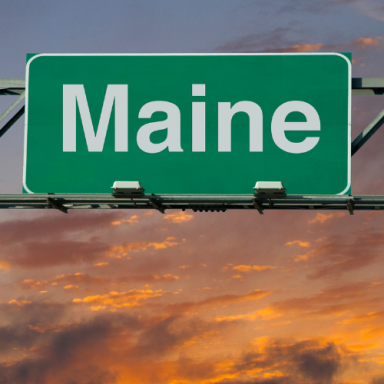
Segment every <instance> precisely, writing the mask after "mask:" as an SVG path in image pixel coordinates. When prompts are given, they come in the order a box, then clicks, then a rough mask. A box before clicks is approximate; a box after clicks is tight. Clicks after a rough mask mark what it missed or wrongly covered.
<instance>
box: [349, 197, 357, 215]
mask: <svg viewBox="0 0 384 384" xmlns="http://www.w3.org/2000/svg"><path fill="white" fill-rule="evenodd" d="M347 209H348V211H349V214H350V215H353V210H354V209H355V202H354V201H353V197H349V198H348V200H347Z"/></svg>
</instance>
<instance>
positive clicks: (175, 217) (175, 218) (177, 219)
mask: <svg viewBox="0 0 384 384" xmlns="http://www.w3.org/2000/svg"><path fill="white" fill-rule="evenodd" d="M164 219H165V220H171V221H172V223H183V222H185V221H189V220H192V219H193V215H188V214H186V213H185V212H183V211H180V212H178V213H170V214H169V215H166V216H164Z"/></svg>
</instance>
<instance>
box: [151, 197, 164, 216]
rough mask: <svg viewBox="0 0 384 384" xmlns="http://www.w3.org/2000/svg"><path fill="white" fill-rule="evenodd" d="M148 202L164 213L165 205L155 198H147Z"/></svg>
mask: <svg viewBox="0 0 384 384" xmlns="http://www.w3.org/2000/svg"><path fill="white" fill-rule="evenodd" d="M149 203H150V204H151V205H152V207H153V208H156V209H157V210H158V211H159V212H161V213H164V210H165V207H163V205H162V204H161V203H159V202H158V201H157V200H156V199H153V198H152V199H149Z"/></svg>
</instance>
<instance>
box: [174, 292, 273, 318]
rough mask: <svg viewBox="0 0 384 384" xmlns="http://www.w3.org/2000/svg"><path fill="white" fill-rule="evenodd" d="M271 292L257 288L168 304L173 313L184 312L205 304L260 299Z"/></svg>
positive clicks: (212, 305) (213, 305) (233, 302)
mask: <svg viewBox="0 0 384 384" xmlns="http://www.w3.org/2000/svg"><path fill="white" fill-rule="evenodd" d="M271 293H272V292H271V291H265V290H262V289H255V290H254V291H252V292H248V293H246V294H243V295H220V296H214V297H210V298H208V299H205V300H201V301H194V302H193V301H189V302H184V303H178V304H171V305H169V306H168V309H169V310H170V311H171V312H172V313H183V312H185V311H188V310H189V309H191V308H198V307H204V306H210V307H211V308H214V307H215V306H216V305H226V304H235V303H243V302H245V301H251V300H259V299H262V298H263V297H265V296H268V295H270V294H271Z"/></svg>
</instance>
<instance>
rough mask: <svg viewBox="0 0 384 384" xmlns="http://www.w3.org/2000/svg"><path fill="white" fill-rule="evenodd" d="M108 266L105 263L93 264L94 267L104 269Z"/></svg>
mask: <svg viewBox="0 0 384 384" xmlns="http://www.w3.org/2000/svg"><path fill="white" fill-rule="evenodd" d="M107 265H109V263H107V262H103V263H96V264H93V266H94V267H106V266H107Z"/></svg>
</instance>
